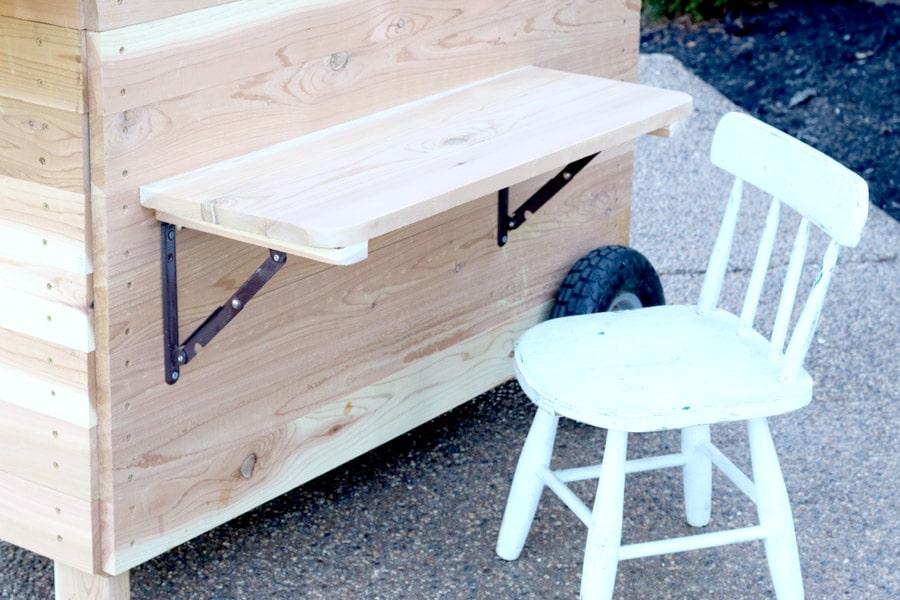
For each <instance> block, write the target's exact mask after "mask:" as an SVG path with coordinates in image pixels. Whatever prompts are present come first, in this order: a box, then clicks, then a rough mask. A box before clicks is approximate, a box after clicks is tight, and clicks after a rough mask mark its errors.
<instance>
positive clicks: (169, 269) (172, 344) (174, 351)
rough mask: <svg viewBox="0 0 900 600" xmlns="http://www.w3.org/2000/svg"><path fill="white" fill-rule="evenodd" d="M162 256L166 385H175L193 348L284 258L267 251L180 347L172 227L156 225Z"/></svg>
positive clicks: (244, 301) (259, 286)
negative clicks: (239, 285) (247, 276)
mask: <svg viewBox="0 0 900 600" xmlns="http://www.w3.org/2000/svg"><path fill="white" fill-rule="evenodd" d="M160 244H161V250H162V252H161V254H162V294H163V338H164V344H165V346H164V349H163V352H164V356H163V360H164V362H165V366H166V383H168V384H170V385H171V384H173V383H175V382H176V381H178V378H179V376H180V373H181V367H182V366H184V365H186V364H187V363H188V362H190V360H191V359H192V358H194V357H195V356H196V355H197V345H198V344H199V345H200V346H206V345H207V344H208V343H209V342H210V341H211V340H212V339H213V338H214V337H215V336H216V334H218V333H219V332H220V331H222V329H224V328H225V326H226V325H228V323H230V322H231V320H232V319H233V318H234V317H235V316H236V315H237V314H238V313H239V312H241V310H243V308H244V307H245V306H246V305H247V303H248V302H249V301H250V299H251V298H253V296H255V295H256V293H257V292H258V291H259V290H260V289H262V287H263V286H264V285H265V284H266V282H268V281H269V280H270V279H271V278H272V277H273V276H274V275H275V273H277V272H278V271H279V270H280V269H281V267H283V266H284V263H285V262H287V256H286V255H285V254H284V252H278V251H275V250H269V258H267V259H266V260H265V262H263V264H262V265H260V267H259V268H258V269H257V270H256V272H255V273H253V275H251V276H250V277H249V278H248V279H247V281H245V282H244V284H243V285H242V286H241V287H240V288H238V290H237V291H236V292H235V293H234V295H232V296H231V298H229V299H228V301H227V302H226V303H225V304H223V305H222V306H220V307H219V308H217V309H216V310H214V311H213V312H212V313H211V314H210V315H209V317H207V318H206V320H205V321H203V324H201V325H200V327H198V328H197V329H196V330H195V331H194V332H193V333H192V334H191V335H189V336H188V337H187V339H186V340H185V342H184V343H183V344H182V343H180V342H179V341H178V272H177V269H176V262H175V256H176V252H175V225H172V224H170V223H162V222H160Z"/></svg>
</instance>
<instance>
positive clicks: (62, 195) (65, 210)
mask: <svg viewBox="0 0 900 600" xmlns="http://www.w3.org/2000/svg"><path fill="white" fill-rule="evenodd" d="M87 212H88V202H87V194H85V193H83V192H81V193H76V192H67V191H65V190H60V189H57V188H53V187H49V186H46V185H40V184H37V183H32V182H30V181H24V180H22V179H15V178H13V177H8V176H5V175H0V223H3V224H4V225H5V226H7V227H10V228H15V229H18V230H21V231H27V232H30V233H33V234H39V235H41V237H42V238H47V239H51V240H58V241H61V242H64V243H67V244H71V245H82V246H83V245H85V244H86V243H87V234H86V230H87ZM4 246H5V244H4V243H3V241H0V254H2V253H3V247H4ZM57 266H58V265H57Z"/></svg>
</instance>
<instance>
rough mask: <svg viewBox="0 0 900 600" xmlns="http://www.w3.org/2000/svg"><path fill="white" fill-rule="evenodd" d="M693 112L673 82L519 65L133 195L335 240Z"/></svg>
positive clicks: (166, 209) (235, 223)
mask: <svg viewBox="0 0 900 600" xmlns="http://www.w3.org/2000/svg"><path fill="white" fill-rule="evenodd" d="M689 112H690V97H689V96H687V95H686V94H682V93H679V92H671V91H668V90H657V89H653V88H649V87H646V86H640V85H637V84H630V83H625V82H618V81H612V80H607V79H601V78H594V77H589V76H583V75H576V74H572V73H565V72H561V71H553V70H547V69H539V68H536V67H527V68H523V69H519V70H516V71H512V72H510V73H508V74H505V75H503V76H500V77H497V78H493V79H489V80H486V81H483V82H479V83H476V84H473V85H471V86H467V87H464V88H461V89H460V90H456V91H453V92H451V93H447V94H442V95H439V96H437V97H434V98H429V99H427V100H424V101H421V102H416V103H413V104H410V105H406V106H404V107H398V108H396V109H392V110H389V111H385V112H384V113H378V114H376V115H373V116H370V117H367V118H365V119H361V120H359V121H355V122H351V123H347V124H345V125H341V126H339V127H335V128H332V129H328V130H325V131H321V132H317V133H314V134H311V135H309V136H305V137H303V138H299V139H296V140H292V141H289V142H285V143H283V144H279V145H277V146H274V147H272V148H269V149H266V150H262V151H259V152H256V153H253V154H250V155H246V156H242V157H239V158H236V159H232V160H229V161H224V162H222V163H218V164H216V165H212V166H210V167H206V168H203V169H200V170H197V171H194V172H190V173H186V174H184V175H179V176H176V177H173V178H170V179H167V180H164V181H160V182H156V183H153V184H150V185H145V186H142V187H141V203H142V204H143V205H144V206H147V207H149V208H153V209H155V210H157V212H158V213H160V214H161V216H160V219H161V220H171V219H172V217H171V215H174V216H176V217H177V218H178V219H179V222H181V223H183V224H185V225H188V226H190V225H191V224H192V223H200V224H202V225H203V226H205V227H206V228H208V229H212V230H213V231H215V230H221V231H223V232H227V233H228V234H229V236H230V237H235V238H236V239H241V237H240V235H241V234H243V233H248V234H250V235H249V236H247V237H246V238H245V239H244V241H247V242H248V243H257V244H258V243H259V237H260V236H262V237H263V238H266V239H264V240H263V244H262V245H263V246H268V245H271V243H273V242H281V243H286V242H290V243H296V244H306V245H311V246H320V247H325V248H340V247H344V246H349V245H352V244H358V243H362V242H365V241H368V240H369V239H372V238H375V237H377V236H380V235H383V234H385V233H388V232H390V231H393V230H396V229H400V228H402V227H405V226H407V225H409V224H411V223H413V222H415V221H417V220H420V219H424V218H428V217H430V216H433V215H435V214H437V213H439V212H441V211H443V210H446V209H448V208H450V207H452V206H456V205H458V204H460V203H464V202H467V201H469V200H471V199H474V198H478V197H480V196H483V195H485V194H488V193H491V192H492V191H496V190H498V189H500V188H504V187H509V186H511V185H513V184H515V183H518V182H519V181H521V180H524V179H526V178H528V177H530V176H533V175H535V174H537V173H541V172H545V171H548V170H550V169H559V168H562V167H563V166H565V165H566V164H567V163H569V162H571V161H573V160H576V159H579V158H582V157H584V156H587V155H590V154H593V153H595V152H599V151H601V150H604V149H608V148H611V147H614V146H616V145H619V144H621V143H624V142H626V141H628V140H631V139H634V138H635V137H638V136H640V135H643V134H646V133H650V132H652V131H654V130H656V129H658V128H661V127H664V126H667V125H668V124H669V123H671V122H672V121H675V120H679V119H681V118H684V117H686V116H687V115H688V114H689ZM308 156H315V157H316V160H315V161H304V157H308ZM269 240H272V241H271V242H270V241H269Z"/></svg>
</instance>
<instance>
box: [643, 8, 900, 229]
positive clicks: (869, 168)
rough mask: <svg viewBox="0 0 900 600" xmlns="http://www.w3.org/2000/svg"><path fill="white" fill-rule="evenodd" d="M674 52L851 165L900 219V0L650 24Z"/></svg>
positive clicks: (656, 38)
mask: <svg viewBox="0 0 900 600" xmlns="http://www.w3.org/2000/svg"><path fill="white" fill-rule="evenodd" d="M641 52H645V53H651V52H663V53H666V54H671V55H673V56H675V57H676V58H677V59H678V60H680V61H681V62H682V63H684V65H685V66H686V67H687V68H689V69H691V70H692V71H693V72H694V73H695V74H696V75H697V76H698V77H700V78H701V79H703V80H705V81H706V82H707V83H709V84H710V85H712V86H713V87H715V88H716V89H718V90H719V91H720V92H722V93H723V94H724V95H725V96H727V97H728V98H729V99H730V100H731V101H733V102H734V103H735V104H737V105H738V106H740V107H742V108H743V109H744V110H746V111H747V112H749V113H750V114H752V115H755V116H756V117H758V118H760V119H762V120H763V121H765V122H767V123H769V124H771V125H773V126H775V127H777V128H779V129H781V130H783V131H786V132H788V133H790V134H792V135H795V136H796V137H798V138H799V139H801V140H803V141H805V142H807V143H808V144H810V145H811V146H814V147H816V148H818V149H819V150H821V151H822V152H825V153H826V154H829V155H830V156H832V157H834V158H835V159H836V160H838V161H840V162H842V163H843V164H845V165H847V166H848V167H850V168H851V169H853V170H854V171H856V172H857V173H859V174H860V175H861V176H862V177H863V178H865V179H866V181H868V183H869V192H870V195H871V199H872V202H873V203H875V204H876V205H878V206H880V207H881V208H883V209H884V210H885V211H887V212H888V213H889V214H890V215H891V216H892V217H894V218H895V219H897V220H900V5H897V4H895V3H889V4H885V5H878V4H874V3H870V2H865V1H858V0H785V1H783V2H777V3H776V2H768V3H764V2H761V3H759V5H758V6H755V7H752V8H748V9H746V10H744V11H742V12H740V13H737V12H735V13H730V14H728V15H726V16H725V17H724V18H722V19H719V20H716V21H707V22H703V23H692V22H691V21H690V20H688V19H678V20H675V21H657V22H645V23H644V24H643V29H642V35H641Z"/></svg>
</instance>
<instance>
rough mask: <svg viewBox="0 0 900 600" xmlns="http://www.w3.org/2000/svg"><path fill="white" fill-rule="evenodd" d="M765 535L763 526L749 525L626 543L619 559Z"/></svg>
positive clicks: (740, 541)
mask: <svg viewBox="0 0 900 600" xmlns="http://www.w3.org/2000/svg"><path fill="white" fill-rule="evenodd" d="M766 535H767V533H766V529H765V527H763V526H762V525H753V526H750V527H742V528H740V529H730V530H728V531H714V532H712V533H700V534H697V535H689V536H685V537H680V538H670V539H666V540H656V541H653V542H642V543H639V544H628V545H627V546H622V547H621V548H620V549H619V560H630V559H632V558H642V557H645V556H656V555H659V554H671V553H674V552H684V551H686V550H699V549H701V548H713V547H715V546H725V545H727V544H740V543H743V542H752V541H754V540H761V539H763V538H765V537H766Z"/></svg>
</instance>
